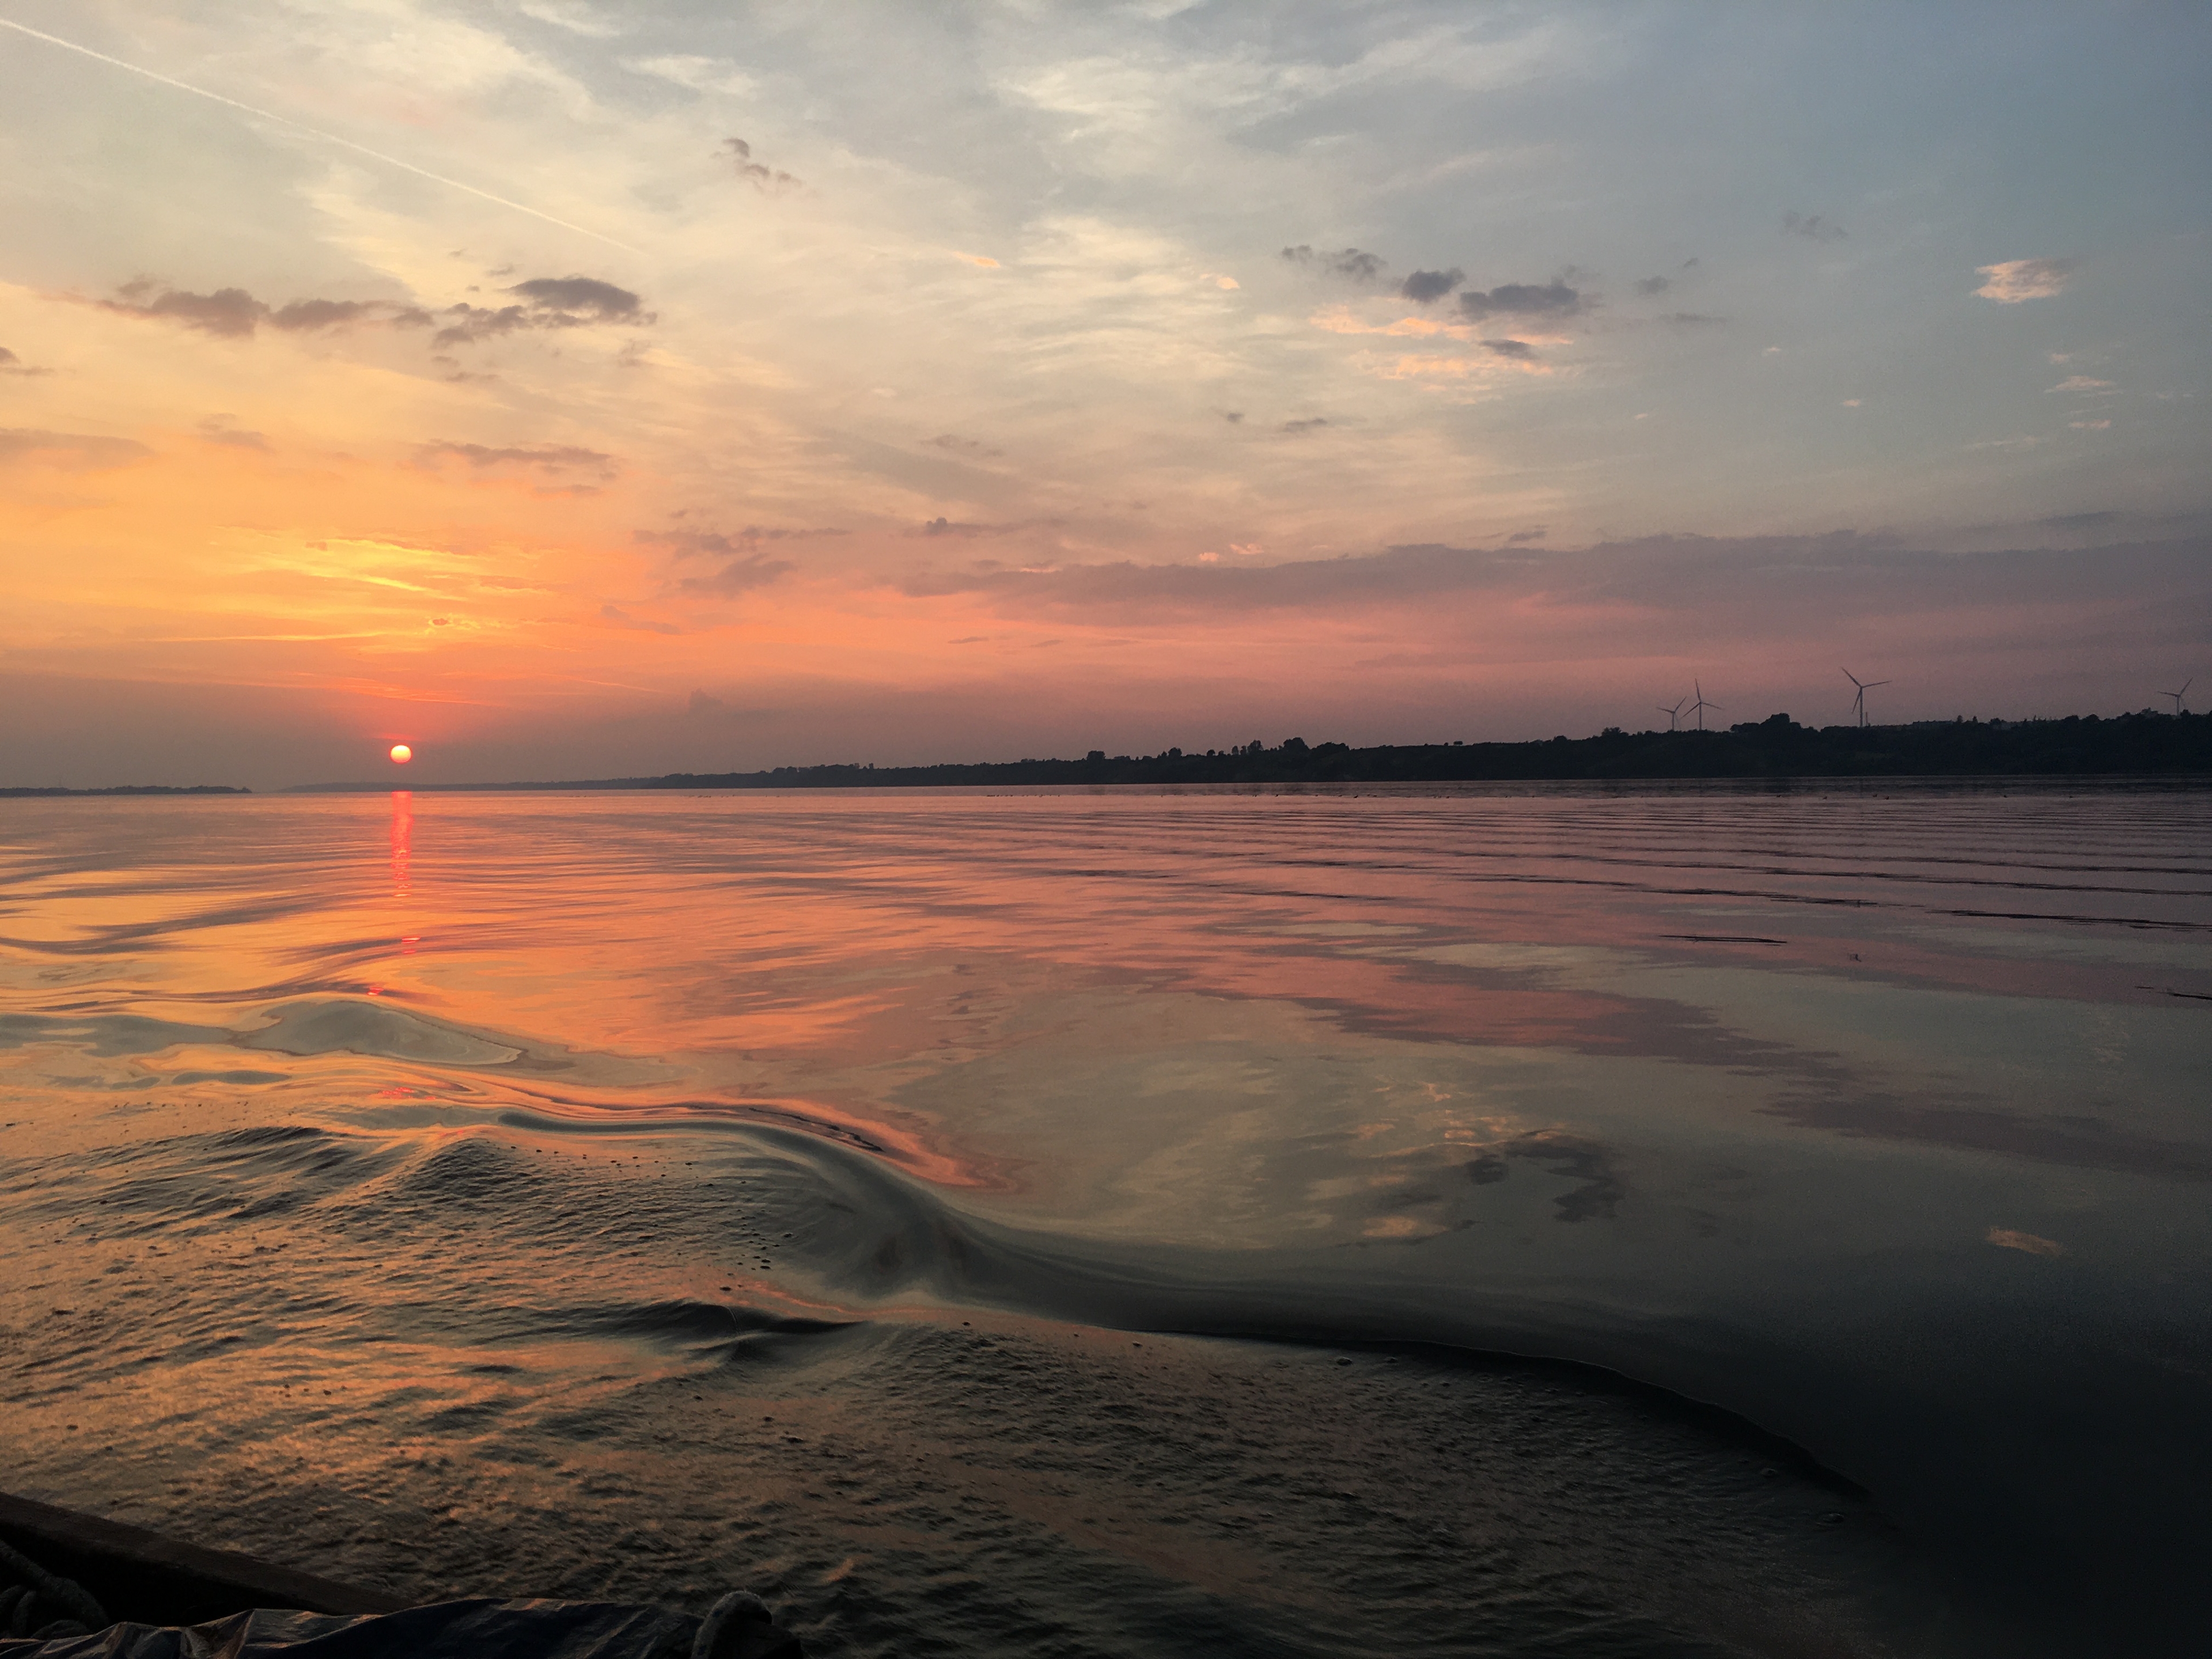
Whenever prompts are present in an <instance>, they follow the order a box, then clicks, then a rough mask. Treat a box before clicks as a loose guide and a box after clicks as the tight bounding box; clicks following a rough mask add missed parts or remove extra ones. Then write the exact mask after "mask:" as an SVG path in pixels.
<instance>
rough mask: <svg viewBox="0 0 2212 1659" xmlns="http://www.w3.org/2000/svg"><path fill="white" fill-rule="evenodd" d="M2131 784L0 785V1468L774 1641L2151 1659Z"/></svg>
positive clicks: (999, 1649)
mask: <svg viewBox="0 0 2212 1659" xmlns="http://www.w3.org/2000/svg"><path fill="white" fill-rule="evenodd" d="M2208 807H2212V793H2208V792H2206V791H2204V790H2203V789H2198V788H2191V787H2158V788H2150V787H2145V788H2129V787H2103V788H2099V789H2095V790H2081V791H2076V790H2067V789H2060V788H2049V787H2027V786H2020V785H2010V784H2006V783H2002V782H1995V783H1984V784H1981V785H1978V786H1976V787H1959V788H1944V787H1929V786H1926V785H1917V786H1911V787H1887V786H1881V785H1857V786H1845V787H1820V788H1795V789H1792V788H1759V789H1731V788H1720V787H1685V788H1679V789H1654V788H1641V787H1639V788H1637V789H1625V788H1597V787H1590V788H1563V789H1555V790H1549V791H1526V790H1523V791H1515V790H1510V789H1504V788H1497V787H1491V788H1483V787H1462V788H1437V789H1413V788H1405V789H1393V790H1380V791H1378V790H1374V789H1371V788H1370V789H1364V790H1359V789H1347V790H1343V791H1328V790H1305V791H1278V792H1267V791H1256V792H1255V791H1240V790H1228V789H1223V790H1191V791H1185V792H1180V793H1146V792H1140V791H1065V792H1050V791H1033V792H1015V793H1004V794H991V793H981V792H974V793H969V792H943V793H937V792H918V791H917V792H839V793H834V794H832V793H827V792H824V793H787V794H769V793H752V794H742V795H715V796H681V795H675V794H669V793H653V794H644V795H628V796H625V795H610V794H574V795H531V796H496V795H475V796H470V795H436V796H422V797H411V796H409V795H406V794H404V793H403V794H397V795H393V796H390V797H383V796H378V797H341V798H298V799H210V800H190V801H173V800H167V801H165V800H159V799H141V800H115V801H99V802H86V801H73V800H23V801H15V802H9V803H7V804H6V811H5V814H4V816H0V1237H4V1240H5V1243H6V1245H7V1250H8V1260H9V1272H8V1273H7V1274H6V1275H5V1276H4V1279H0V1397H4V1400H5V1402H6V1411H5V1413H0V1425H3V1426H0V1434H4V1436H5V1444H4V1452H5V1455H6V1456H7V1457H8V1459H9V1468H10V1471H11V1473H10V1476H9V1484H11V1485H13V1486H16V1487H18V1488H20V1489H21V1490H24V1491H26V1492H31V1493H32V1494H33V1495H35V1496H39V1497H41V1498H47V1499H49V1500H52V1501H57V1502H61V1503H65V1504H75V1505H77V1506H80V1507H84V1508H88V1509H94V1510H103V1511H106V1512H108V1513H112V1514H115V1515H117V1516H121V1517H123V1518H126V1519H130V1520H132V1521H136V1522H140V1523H142V1524H151V1525H156V1526H166V1527H170V1528H176V1529H179V1530H182V1531H185V1532H188V1533H190V1534H192V1535H194V1536H196V1537H198V1538H201V1539H204V1540H206V1541H211V1542H217V1543H221V1544H225V1545H228V1546H230V1547H240V1548H247V1549H253V1550H258V1551H259V1552H261V1553H265V1554H268V1555H270V1556H273V1557H276V1558H279V1559H285V1560H288V1561H291V1562H293V1563H295V1564H296V1565H301V1566H303V1567H307V1568H309V1569H311V1570H313V1571H319V1572H322V1573H325V1574H327V1575H330V1576H335V1577H356V1578H359V1579H361V1580H362V1581H364V1582H368V1583H374V1584H377V1585H380V1586H383V1587H386V1588H388V1589H393V1590H396V1591H398V1592H400V1593H402V1594H407V1595H422V1596H428V1595H442V1594H447V1593H471V1594H475V1593H488V1594H496V1595H526V1594H532V1593H543V1594H559V1595H621V1596H634V1597H644V1598H657V1599H660V1600H663V1601H669V1602H671V1603H674V1604H678V1605H684V1606H688V1607H693V1610H695V1611H696V1610H699V1609H701V1608H703V1607H704V1605H705V1604H706V1602H707V1601H711V1600H712V1598H713V1596H714V1594H716V1593H717V1591H718V1589H719V1588H720V1586H722V1585H725V1584H726V1583H732V1582H743V1583H751V1584H753V1585H754V1586H755V1587H756V1588H758V1589H761V1590H762V1591H763V1593H764V1594H767V1595H769V1597H770V1599H771V1600H772V1601H779V1602H781V1604H782V1605H784V1606H785V1607H786V1608H787V1613H788V1616H789V1617H790V1619H791V1621H792V1622H793V1623H794V1624H796V1625H797V1626H799V1628H800V1629H801V1630H802V1631H803V1632H805V1635H806V1636H807V1638H808V1640H809V1643H810V1644H811V1646H812V1647H813V1648H814V1649H815V1650H817V1651H821V1652H823V1653H854V1654H871V1655H873V1654H883V1655H890V1654H894V1653H896V1654H915V1653H930V1652H944V1653H956V1652H957V1653H963V1654H979V1653H987V1654H1000V1653H1004V1654H1009V1655H1011V1654H1015V1653H1024V1654H1026V1653H1035V1652H1039V1651H1046V1652H1054V1653H1064V1654H1094V1653H1095V1654H1101V1655H1104V1654H1138V1653H1142V1654H1163V1655H1164V1654H1186V1653H1188V1654H1197V1653H1206V1654H1218V1653H1250V1654H1255V1655H1256V1654H1263V1653H1264V1654H1313V1655H1322V1654H1361V1653H1374V1654H1378V1655H1380V1654H1385V1653H1388V1654H1393V1655H1397V1654H1405V1653H1409V1652H1411V1653H1433V1654H1439V1655H1441V1654H1493V1653H1494V1654H1501V1655H1502V1654H1509V1653H1510V1654H1516V1655H1517V1654H1530V1653H1559V1654H1576V1655H1583V1654H1589V1655H1599V1654H1624V1655H1626V1654H1638V1655H1643V1654H1655V1653H1657V1654H1683V1655H1690V1654H1697V1655H1717V1654H1745V1653H1755V1654H1773V1655H1777V1656H1780V1655H1803V1654H1846V1653H1848V1654H1869V1655H1871V1654H1900V1655H1901V1654H1927V1655H1978V1654H1984V1653H1987V1654H1999V1653H2002V1654H2007V1655H2033V1654H2045V1653H2047V1654H2052V1655H2057V1654H2078V1653H2092V1652H2104V1651H2110V1652H2115V1653H2118V1652H2126V1653H2130V1654H2156V1653H2160V1652H2168V1651H2171V1652H2176V1653H2179V1652H2184V1651H2188V1650H2189V1645H2188V1644H2189V1643H2190V1641H2191V1639H2193V1633H2194V1632H2198V1631H2200V1630H2201V1628H2202V1620H2203V1619H2204V1618H2206V1617H2207V1616H2212V1609H2208V1608H2207V1607H2206V1606H2205V1592H2204V1589H2203V1585H2202V1583H2201V1582H2200V1581H2201V1580H2202V1577H2203V1575H2202V1574H2201V1572H2199V1571H2197V1566H2198V1565H2200V1564H2199V1563H2198V1562H2197V1553H2198V1551H2199V1548H2200V1547H2201V1543H2202V1540H2203V1522H2202V1517H2201V1510H2202V1494H2203V1492H2204V1491H2205V1490H2207V1489H2212V1431H2208V1430H2207V1428H2206V1427H2205V1426H2204V1425H2206V1423H2207V1422H2208V1421H2212V1412H2208V1409H2207V1408H2208V1407H2212V1383H2208V1378H2212V1336H2208V1333H2212V1273H2208V1271H2207V1264H2208V1260H2212V1253H2208V1249H2207V1247H2208V1244H2212V1237H2208V1235H2212V1226H2208V1223H2207V1217H2208V1214H2212V1202H2208V1200H2212V1115H2209V1114H2208V1111H2207V1106H2208V1101H2207V1085H2206V1079H2207V1078H2208V1077H2212V1064H2208V1061H2212V836H2208V834H2207V824H2208V823H2212V816H2208Z"/></svg>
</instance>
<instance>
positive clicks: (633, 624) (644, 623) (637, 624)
mask: <svg viewBox="0 0 2212 1659" xmlns="http://www.w3.org/2000/svg"><path fill="white" fill-rule="evenodd" d="M599 620H600V621H601V622H604V623H612V624H613V625H614V626H615V627H617V628H627V629H631V630H633V631H635V632H637V633H641V634H681V633H682V632H683V631H684V630H683V629H680V628H678V626H677V625H676V624H675V623H665V622H653V621H650V620H648V619H647V618H646V617H633V616H631V615H630V614H629V611H625V610H623V608H622V607H621V606H620V605H613V604H608V605H601V606H600V607H599Z"/></svg>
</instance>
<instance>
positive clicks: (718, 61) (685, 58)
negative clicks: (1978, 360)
mask: <svg viewBox="0 0 2212 1659" xmlns="http://www.w3.org/2000/svg"><path fill="white" fill-rule="evenodd" d="M620 62H621V64H622V67H623V68H624V69H626V70H629V72H630V73H631V74H633V75H649V76H653V78H654V79H655V80H659V81H669V82H674V83H675V84H676V85H678V86H679V87H688V88H690V89H691V90H692V91H694V92H721V93H732V94H746V93H750V92H753V91H756V90H757V89H758V88H759V85H760V83H759V82H757V81H756V80H754V79H753V77H752V76H750V75H748V74H746V73H745V72H744V70H741V69H739V68H738V66H737V65H736V64H733V63H731V62H730V61H729V60H728V59H727V58H702V57H699V56H697V55H696V54H695V53H686V52H677V53H671V54H669V55H666V56H664V57H659V58H623V59H621V60H620Z"/></svg>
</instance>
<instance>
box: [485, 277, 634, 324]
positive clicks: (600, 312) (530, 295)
mask: <svg viewBox="0 0 2212 1659" xmlns="http://www.w3.org/2000/svg"><path fill="white" fill-rule="evenodd" d="M507 292H508V293H509V294H520V295H521V296H522V297H523V298H524V300H526V301H528V302H529V303H530V304H531V305H532V306H533V307H536V308H537V309H538V310H540V311H543V312H545V313H549V314H551V315H555V316H557V317H559V318H560V319H562V320H561V322H560V324H559V325H558V326H561V327H564V328H566V327H574V326H575V325H578V324H580V323H634V322H641V321H646V320H649V319H646V318H645V317H644V316H643V315H642V314H641V312H640V310H639V308H638V297H637V295H635V294H633V293H631V292H630V291H629V289H626V288H617V287H616V286H615V285H614V284H613V283H603V282H601V281H599V278H598V277H596V276H533V277H532V278H531V279H530V280H529V281H528V282H526V283H516V284H515V285H514V286H513V288H510V289H507Z"/></svg>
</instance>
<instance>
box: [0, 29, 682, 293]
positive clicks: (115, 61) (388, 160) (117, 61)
mask: <svg viewBox="0 0 2212 1659" xmlns="http://www.w3.org/2000/svg"><path fill="white" fill-rule="evenodd" d="M0 28H6V29H13V30H15V33H18V34H27V35H29V36H30V37H31V39H33V40H43V41H45V42H46V44H47V45H48V46H59V47H61V48H62V49H63V50H64V52H76V53H78V54H80V55H81V56H82V57H86V58H91V59H93V60H94V62H95V63H101V64H112V65H113V66H114V67H115V68H117V69H119V70H129V71H130V72H131V74H133V75H139V76H144V77H145V78H146V79H147V80H149V81H158V82H161V84H162V85H163V86H165V87H174V88H176V89H177V90H178V91H179V92H189V93H191V94H192V95H193V96H194V97H196V98H205V99H207V100H210V101H211V102H214V103H217V104H228V106H230V107H231V108H233V109H235V110H243V111H245V112H246V114H248V115H252V116H255V117H258V118H260V119H261V120H264V121H274V122H275V123H276V125H278V126H281V127H289V128H291V129H292V131H295V132H304V133H306V134H307V136H308V137H311V138H319V139H321V140H322V141H323V142H324V143H326V144H336V145H337V146H338V147H339V148H340V149H349V150H353V151H355V152H356V153H357V154H359V155H366V156H368V157H369V158H370V159H371V160H372V161H381V162H383V163H384V165H385V166H386V167H398V169H399V170H400V171H401V172H403V173H414V174H415V175H416V177H417V178H422V179H429V180H430V181H431V182H433V183H434V184H440V185H445V186H447V188H448V189H450V190H459V191H466V192H467V193H468V194H470V195H471V196H476V197H482V198H483V200H485V201H487V202H496V203H498V204H499V205H500V206H501V207H503V208H511V209H513V210H514V211H515V212H517V213H526V214H528V215H529V216H531V217H532V218H533V219H543V220H544V222H546V223H547V224H549V225H558V226H560V227H561V228H562V229H563V230H573V231H574V232H575V233H576V234H577V235H579V236H588V237H590V238H591V239H592V240H593V241H595V242H605V244H606V245H607V246H609V247H618V248H620V249H622V251H623V252H625V253H635V254H638V255H639V256H640V257H643V255H644V250H643V249H642V248H635V247H632V246H630V245H629V243H628V242H618V241H617V240H615V239H614V238H613V237H611V236H606V235H602V234H600V233H599V232H598V231H596V230H587V229H586V228H584V227H583V226H581V225H572V224H570V223H569V222H568V221H567V220H566V219H556V218H555V217H554V216H552V215H551V214H550V213H542V212H540V211H539V210H538V209H536V208H534V207H525V206H524V205H523V204H521V203H520V202H510V201H509V200H507V197H504V196H495V195H493V194H492V193H491V192H490V191H488V190H478V189H477V187H476V186H475V185H465V184H463V183H462V182H461V181H460V180H459V179H448V178H447V177H446V175H445V174H444V173H433V172H431V171H430V170H429V169H428V167H416V165H415V164H414V163H413V162H412V161H401V160H400V159H399V158H398V156H396V155H386V154H385V153H384V152H383V151H382V150H379V149H370V148H369V147H368V145H367V144H356V143H354V141H353V140H352V139H350V138H341V137H338V136H337V134H336V133H334V132H325V131H322V130H321V129H320V128H319V127H311V126H308V125H306V124H305V123H304V122H301V121H295V120H293V119H292V118H290V117H289V116H285V115H279V114H277V113H276V112H275V111H273V110H265V109H258V108H256V107H255V106H253V105H252V104H246V103H240V101H239V100H237V99H235V98H226V97H224V96H223V94H221V93H219V92H210V91H209V90H208V89H207V88H205V87H196V86H194V85H192V84H191V82H189V81H179V80H177V79H176V78H174V77H173V76H167V75H162V74H160V73H158V72H157V71H155V70H149V69H145V68H143V67H141V66H140V65H139V64H132V63H128V62H126V61H125V60H124V59H123V58H110V57H109V56H108V55H107V54H106V52H94V50H93V49H92V48H91V47H90V46H79V45H77V43H76V41H74V40H63V39H62V38H61V36H59V35H58V34H47V33H44V32H43V31H41V30H39V29H34V28H33V27H30V26H29V25H28V24H26V23H18V22H16V21H15V20H14V19H13V18H8V17H0Z"/></svg>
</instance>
